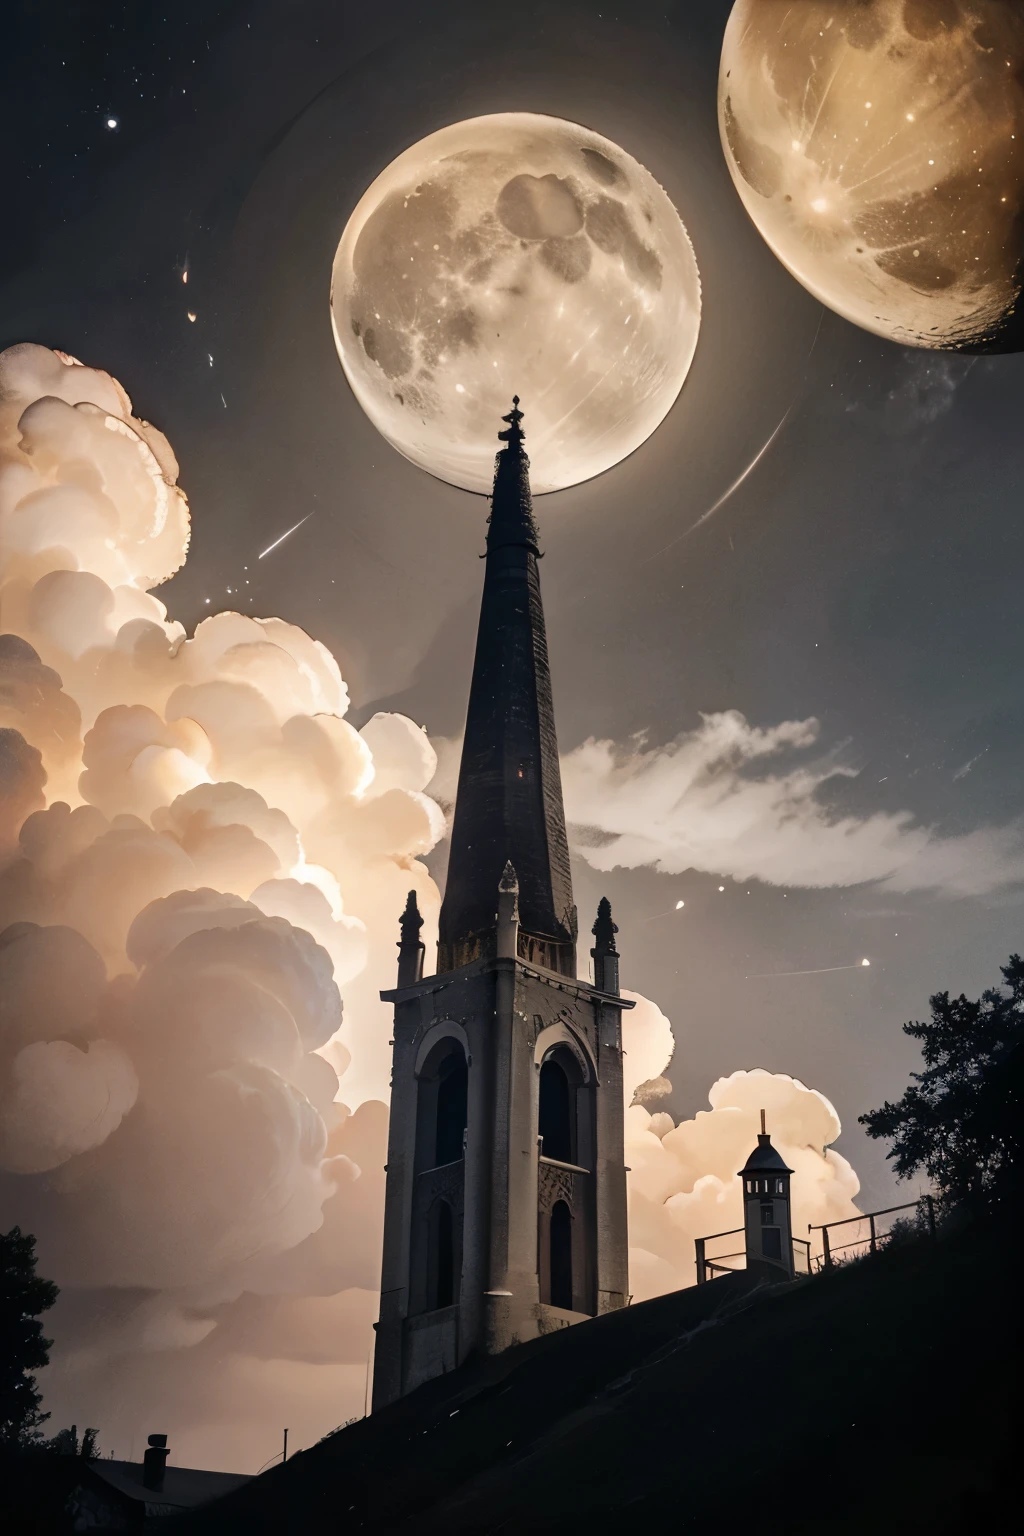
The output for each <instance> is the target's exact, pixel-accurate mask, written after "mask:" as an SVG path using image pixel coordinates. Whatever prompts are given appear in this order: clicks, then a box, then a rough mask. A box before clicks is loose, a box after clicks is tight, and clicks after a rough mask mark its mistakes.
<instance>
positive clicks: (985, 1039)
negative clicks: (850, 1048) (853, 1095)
mask: <svg viewBox="0 0 1024 1536" xmlns="http://www.w3.org/2000/svg"><path fill="white" fill-rule="evenodd" d="M1001 970H1002V973H1003V978H1004V983H1005V984H1004V986H1003V987H1001V988H992V989H990V990H989V991H987V992H985V993H983V994H982V996H981V998H980V999H979V1000H978V1001H977V1002H971V1001H970V1000H969V999H968V998H966V997H964V996H963V995H962V994H961V996H960V997H956V998H951V997H950V995H949V993H948V992H937V993H936V994H935V996H934V997H933V998H931V999H930V1000H929V1001H930V1003H931V1010H932V1016H931V1018H930V1019H929V1020H928V1021H927V1022H926V1023H923V1024H922V1023H910V1024H904V1026H903V1032H904V1034H907V1035H909V1036H910V1037H911V1039H913V1040H920V1041H921V1054H922V1056H923V1057H924V1066H925V1070H924V1071H923V1072H914V1073H912V1074H911V1076H912V1078H913V1082H912V1084H911V1086H910V1087H909V1088H908V1089H907V1091H906V1093H904V1095H903V1097H902V1098H901V1099H899V1100H898V1101H897V1102H896V1103H895V1104H889V1103H886V1104H883V1105H882V1107H881V1109H875V1110H872V1112H871V1113H870V1114H867V1115H861V1117H860V1123H861V1125H863V1126H865V1127H866V1129H867V1133H868V1135H869V1136H875V1137H885V1138H886V1139H887V1140H890V1141H891V1142H892V1149H891V1151H890V1152H889V1154H888V1157H889V1161H890V1162H891V1163H892V1164H893V1166H894V1168H895V1169H896V1173H897V1175H898V1176H899V1178H901V1179H906V1178H909V1177H910V1176H911V1175H912V1174H914V1173H917V1172H919V1171H920V1170H922V1169H923V1170H924V1172H925V1173H927V1174H928V1176H929V1178H930V1179H931V1181H932V1183H933V1185H934V1188H935V1192H936V1194H937V1196H938V1199H939V1202H940V1204H941V1205H942V1206H943V1207H945V1208H946V1209H950V1208H952V1207H953V1206H956V1205H961V1204H967V1205H973V1206H984V1207H988V1208H990V1209H991V1208H992V1207H994V1206H997V1205H998V1204H999V1203H1000V1202H1001V1201H1004V1200H1006V1199H1007V1197H1008V1196H1009V1194H1010V1192H1011V1190H1016V1189H1017V1188H1018V1186H1019V1181H1020V1172H1021V1137H1022V1134H1024V1125H1022V1109H1024V1105H1022V1097H1024V1093H1022V1089H1024V1084H1022V1077H1021V1062H1022V1053H1021V1040H1022V1038H1024V961H1022V960H1021V957H1020V955H1011V956H1010V962H1009V964H1008V965H1004V966H1002V967H1001Z"/></svg>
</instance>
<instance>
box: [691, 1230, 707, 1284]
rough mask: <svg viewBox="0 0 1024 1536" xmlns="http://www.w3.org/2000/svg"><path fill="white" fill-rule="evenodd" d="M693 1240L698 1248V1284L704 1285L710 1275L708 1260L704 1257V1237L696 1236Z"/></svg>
mask: <svg viewBox="0 0 1024 1536" xmlns="http://www.w3.org/2000/svg"><path fill="white" fill-rule="evenodd" d="M693 1241H694V1247H695V1248H696V1250H697V1284H698V1285H703V1284H704V1282H705V1280H706V1279H707V1277H708V1266H707V1261H706V1260H705V1258H704V1238H702V1237H695V1238H694V1240H693Z"/></svg>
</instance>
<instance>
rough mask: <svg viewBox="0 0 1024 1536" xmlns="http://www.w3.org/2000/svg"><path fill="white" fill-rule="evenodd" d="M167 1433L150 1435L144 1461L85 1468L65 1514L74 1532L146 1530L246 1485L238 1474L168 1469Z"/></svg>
mask: <svg viewBox="0 0 1024 1536" xmlns="http://www.w3.org/2000/svg"><path fill="white" fill-rule="evenodd" d="M170 1454H171V1453H170V1451H169V1450H168V1448H167V1436H166V1435H150V1436H149V1444H148V1446H147V1449H146V1451H145V1453H144V1455H143V1459H142V1462H141V1463H139V1462H135V1461H114V1460H113V1459H110V1460H107V1459H97V1460H96V1461H90V1462H87V1463H85V1464H84V1465H83V1467H82V1473H81V1477H80V1478H79V1480H78V1482H77V1484H76V1486H75V1487H74V1488H73V1489H72V1490H71V1494H70V1497H69V1498H68V1502H67V1512H68V1515H69V1516H70V1520H71V1528H72V1529H73V1530H75V1531H96V1532H99V1531H125V1532H131V1531H135V1532H147V1531H152V1530H154V1529H155V1527H156V1524H157V1523H159V1522H160V1521H161V1519H162V1518H165V1517H166V1516H169V1515H181V1514H185V1513H186V1511H188V1510H193V1509H198V1508H199V1507H200V1506H201V1505H203V1504H208V1503H210V1501H211V1500H212V1499H219V1498H220V1497H221V1496H222V1495H223V1494H225V1493H232V1492H233V1491H234V1490H235V1489H236V1488H240V1487H241V1486H242V1484H243V1483H247V1482H249V1481H250V1478H249V1477H248V1475H247V1474H245V1473H242V1472H205V1471H201V1470H199V1469H198V1468H195V1467H169V1466H168V1465H167V1460H168V1457H169V1456H170Z"/></svg>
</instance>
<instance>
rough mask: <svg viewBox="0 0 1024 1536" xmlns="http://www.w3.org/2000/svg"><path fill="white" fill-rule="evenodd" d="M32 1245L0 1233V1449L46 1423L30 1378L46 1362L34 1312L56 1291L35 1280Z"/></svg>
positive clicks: (15, 1232) (31, 1436) (18, 1235)
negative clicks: (1, 1446) (0, 1446)
mask: <svg viewBox="0 0 1024 1536" xmlns="http://www.w3.org/2000/svg"><path fill="white" fill-rule="evenodd" d="M35 1247H36V1240H35V1238H34V1237H29V1236H28V1235H27V1234H25V1233H23V1232H22V1230H21V1228H20V1227H12V1228H11V1230H10V1231H9V1232H7V1233H0V1445H8V1446H13V1445H19V1444H25V1443H26V1442H30V1441H33V1440H35V1439H37V1438H38V1430H39V1426H40V1425H41V1424H43V1423H45V1422H46V1420H47V1419H48V1418H49V1417H50V1415H49V1414H48V1413H40V1412H39V1403H40V1394H39V1393H38V1392H37V1391H36V1379H35V1377H34V1376H33V1375H32V1374H31V1373H32V1372H33V1371H37V1370H40V1369H41V1368H42V1367H43V1366H44V1365H45V1364H46V1362H47V1360H48V1359H49V1350H50V1345H51V1340H50V1339H44V1338H43V1328H42V1324H41V1323H40V1322H39V1320H38V1319H39V1314H40V1312H45V1311H46V1309H47V1308H48V1307H52V1306H53V1304H54V1302H55V1301H56V1300H57V1294H58V1293H57V1287H56V1286H55V1285H54V1284H53V1283H52V1281H50V1280H43V1279H41V1278H40V1277H39V1275H37V1274H36V1255H35Z"/></svg>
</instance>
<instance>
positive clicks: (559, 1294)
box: [551, 1200, 572, 1312]
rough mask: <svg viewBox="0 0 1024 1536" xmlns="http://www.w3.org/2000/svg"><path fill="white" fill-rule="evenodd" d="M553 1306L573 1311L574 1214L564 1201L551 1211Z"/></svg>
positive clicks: (557, 1201)
mask: <svg viewBox="0 0 1024 1536" xmlns="http://www.w3.org/2000/svg"><path fill="white" fill-rule="evenodd" d="M551 1305H552V1306H553V1307H564V1308H565V1309H566V1311H567V1312H571V1311H572V1212H571V1211H570V1209H569V1207H568V1205H567V1204H566V1203H565V1201H564V1200H556V1201H555V1204H554V1206H553V1207H552V1210H551Z"/></svg>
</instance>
